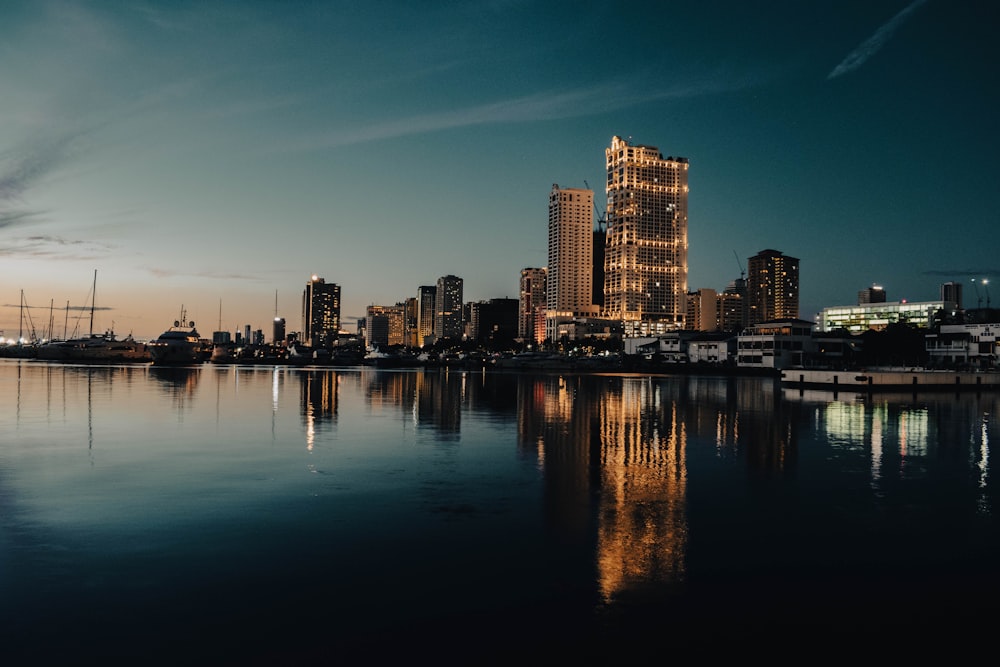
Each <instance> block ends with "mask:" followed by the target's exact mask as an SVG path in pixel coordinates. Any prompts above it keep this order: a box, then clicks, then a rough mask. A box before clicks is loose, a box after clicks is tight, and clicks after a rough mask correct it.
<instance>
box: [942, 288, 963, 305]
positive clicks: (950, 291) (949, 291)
mask: <svg viewBox="0 0 1000 667" xmlns="http://www.w3.org/2000/svg"><path fill="white" fill-rule="evenodd" d="M941 300H942V301H947V302H951V303H953V304H955V307H956V308H958V309H959V310H961V309H962V283H956V282H947V283H941Z"/></svg>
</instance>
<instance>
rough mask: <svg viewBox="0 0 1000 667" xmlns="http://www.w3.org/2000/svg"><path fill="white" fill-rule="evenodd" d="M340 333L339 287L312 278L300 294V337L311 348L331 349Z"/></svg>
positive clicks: (314, 277) (317, 278) (315, 277)
mask: <svg viewBox="0 0 1000 667" xmlns="http://www.w3.org/2000/svg"><path fill="white" fill-rule="evenodd" d="M339 331H340V285H337V284H336V283H329V284H328V283H327V282H326V281H325V280H323V279H322V278H319V277H317V276H313V277H312V279H311V280H310V281H309V282H308V283H306V289H305V291H304V292H303V293H302V335H303V338H304V340H305V341H306V342H308V343H309V344H310V345H312V346H313V347H332V346H333V343H334V341H336V340H337V334H338V332H339Z"/></svg>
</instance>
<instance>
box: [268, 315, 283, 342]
mask: <svg viewBox="0 0 1000 667" xmlns="http://www.w3.org/2000/svg"><path fill="white" fill-rule="evenodd" d="M284 341H285V318H284V317H275V318H274V329H273V331H272V336H271V342H272V343H273V344H274V345H280V344H281V343H283V342H284Z"/></svg>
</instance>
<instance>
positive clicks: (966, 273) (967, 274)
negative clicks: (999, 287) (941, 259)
mask: <svg viewBox="0 0 1000 667" xmlns="http://www.w3.org/2000/svg"><path fill="white" fill-rule="evenodd" d="M923 274H924V275H925V276H943V277H946V278H972V279H976V278H989V277H991V276H996V277H997V280H1000V267H994V268H992V269H989V268H980V269H928V270H927V271H924V272H923Z"/></svg>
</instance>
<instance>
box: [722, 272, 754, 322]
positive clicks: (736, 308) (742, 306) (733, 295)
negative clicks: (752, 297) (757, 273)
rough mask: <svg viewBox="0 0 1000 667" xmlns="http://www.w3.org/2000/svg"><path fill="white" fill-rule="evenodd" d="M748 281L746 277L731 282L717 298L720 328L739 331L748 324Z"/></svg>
mask: <svg viewBox="0 0 1000 667" xmlns="http://www.w3.org/2000/svg"><path fill="white" fill-rule="evenodd" d="M746 294H747V281H746V280H745V279H744V278H739V279H737V280H734V281H732V282H731V283H729V286H728V287H726V289H725V291H723V292H722V294H720V295H719V298H718V299H717V305H718V314H717V315H716V318H717V319H718V322H719V329H721V330H722V331H729V332H739V331H741V330H742V329H743V327H744V326H745V325H746Z"/></svg>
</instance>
